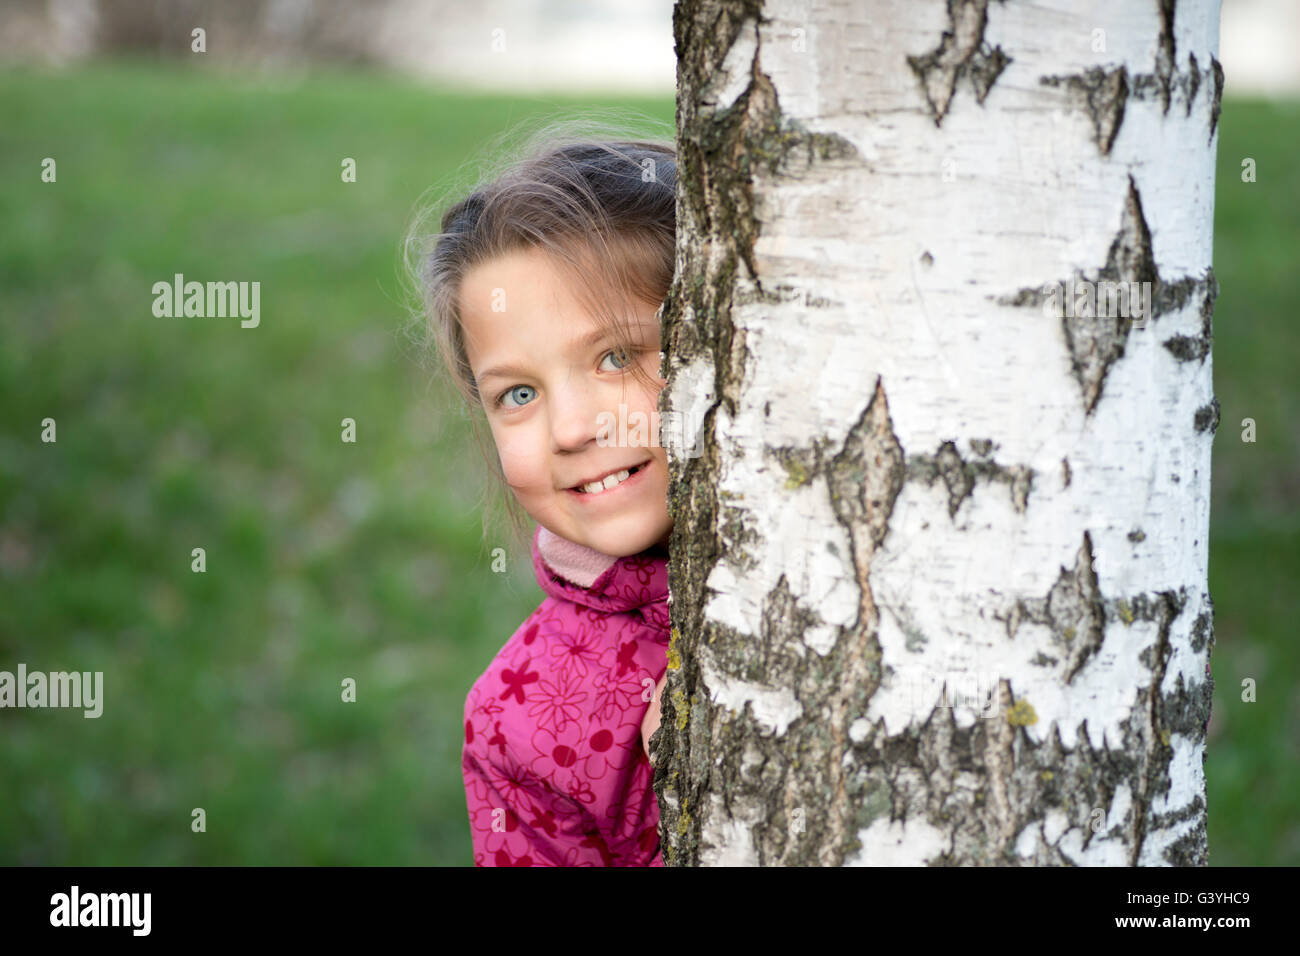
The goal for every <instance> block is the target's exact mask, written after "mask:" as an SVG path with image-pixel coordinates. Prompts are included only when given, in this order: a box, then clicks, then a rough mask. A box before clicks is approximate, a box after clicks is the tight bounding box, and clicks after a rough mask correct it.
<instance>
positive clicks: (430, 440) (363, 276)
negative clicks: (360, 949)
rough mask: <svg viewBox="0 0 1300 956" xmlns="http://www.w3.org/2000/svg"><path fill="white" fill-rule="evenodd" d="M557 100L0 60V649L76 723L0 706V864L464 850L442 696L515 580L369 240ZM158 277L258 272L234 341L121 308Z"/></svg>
mask: <svg viewBox="0 0 1300 956" xmlns="http://www.w3.org/2000/svg"><path fill="white" fill-rule="evenodd" d="M586 103H587V101H583V100H577V99H571V100H563V99H550V100H542V99H524V98H520V97H491V96H466V95H463V94H456V93H450V92H447V93H442V94H438V93H433V92H429V91H427V90H422V89H419V88H418V87H416V86H415V85H413V84H409V83H405V82H400V81H396V80H393V79H391V78H384V77H382V76H373V75H365V74H354V75H348V74H331V73H326V74H323V75H317V76H315V77H314V78H313V79H312V80H311V81H310V82H309V83H306V84H304V85H302V86H301V87H299V88H297V89H295V90H292V91H281V92H274V91H268V90H266V89H259V88H258V87H257V86H255V85H253V84H236V83H234V82H233V81H231V80H229V79H221V78H219V77H216V76H213V75H209V74H202V73H189V72H185V71H182V70H176V69H166V68H163V67H158V66H146V65H143V64H136V65H132V64H125V63H115V64H98V65H94V66H91V67H89V68H86V69H78V70H76V71H73V72H68V73H56V74H51V75H37V74H32V73H26V72H19V73H7V74H4V75H3V77H2V78H0V115H3V116H5V118H6V119H5V122H4V123H3V124H0V220H2V221H3V222H4V223H5V228H4V229H3V231H0V277H2V281H3V290H4V292H3V326H2V329H3V330H2V332H0V336H2V337H0V408H2V409H3V420H2V423H0V508H2V509H3V511H2V514H3V521H2V522H0V569H2V574H0V608H3V611H2V613H0V669H9V670H13V669H15V668H16V666H17V662H19V661H22V662H24V663H26V664H27V665H28V667H29V668H30V669H32V670H44V671H53V670H63V669H71V668H76V669H78V670H91V671H94V670H102V671H103V672H104V680H105V685H106V687H105V692H104V693H105V698H106V703H105V709H104V714H103V716H102V717H100V718H98V719H86V718H84V717H82V715H81V712H80V711H67V710H46V711H31V710H21V711H20V710H5V711H3V712H0V725H2V733H3V736H2V737H0V778H3V780H4V783H5V786H4V795H3V797H2V798H0V808H2V809H0V863H24V864H25V863H40V864H45V863H58V864H88V865H101V864H128V863H129V864H263V863H265V864H281V863H304V864H318V863H357V864H382V863H388V864H399V865H404V864H429V863H437V864H462V865H468V864H470V863H471V862H472V857H471V853H470V841H469V823H468V818H467V816H466V813H465V798H464V790H463V783H462V779H461V772H460V748H461V744H462V742H463V740H464V733H463V725H462V717H463V714H462V710H463V707H464V701H465V694H466V692H467V691H468V690H469V687H470V685H471V684H472V683H473V681H474V679H475V678H476V677H477V676H478V675H479V674H480V673H481V672H482V670H483V669H484V668H485V667H486V666H487V664H488V662H489V661H490V660H491V658H492V656H493V655H494V654H495V653H496V651H497V650H498V649H499V647H500V645H501V644H502V643H503V642H504V641H505V639H506V638H507V637H509V636H510V634H511V633H512V632H513V631H514V629H515V628H516V627H517V626H518V624H519V622H520V621H521V620H523V619H524V617H526V616H527V615H528V613H529V612H531V611H532V610H533V609H534V608H535V607H536V605H537V602H538V601H539V600H540V599H541V596H542V595H541V591H540V590H539V589H538V588H537V585H536V582H535V581H534V580H533V576H532V569H531V563H530V560H529V556H528V554H527V553H526V552H525V553H520V552H519V549H517V548H514V547H512V546H511V545H510V542H509V541H508V540H506V539H505V538H504V536H503V537H502V538H501V540H499V541H493V540H489V542H488V546H489V547H493V546H497V545H500V546H502V547H506V548H507V553H508V554H509V555H510V557H511V560H512V567H511V570H510V572H509V573H508V574H504V575H503V574H494V573H493V572H492V571H491V570H490V559H491V553H490V551H488V550H487V549H485V548H484V546H483V545H482V543H481V542H480V537H481V533H482V527H481V519H480V515H479V513H478V511H477V510H476V509H475V505H476V503H477V502H478V500H479V494H480V485H481V477H480V476H481V475H482V466H481V462H480V459H479V456H478V454H477V452H476V451H475V450H474V449H473V446H472V443H471V439H470V437H469V435H468V433H467V430H466V427H465V425H464V423H463V422H462V421H461V420H460V419H459V418H458V417H456V416H454V415H449V414H448V413H447V410H448V409H449V408H450V407H451V401H450V398H449V396H448V394H447V392H446V391H445V390H444V389H443V388H442V387H440V386H439V385H437V384H434V385H430V384H429V378H430V373H429V372H428V371H427V370H424V369H422V368H421V367H420V364H419V362H418V360H417V355H416V353H415V350H414V349H413V347H412V346H411V345H410V344H409V343H407V342H405V340H404V339H403V338H402V336H401V334H400V329H401V327H402V323H403V319H404V314H403V311H402V304H403V302H404V300H403V298H402V290H401V287H400V285H399V280H398V276H397V248H398V242H399V238H400V236H401V234H402V231H403V228H404V226H405V224H406V222H407V218H408V216H409V214H410V213H411V211H412V207H413V205H414V203H415V201H416V199H417V197H419V195H420V194H421V192H423V191H424V190H425V189H426V188H428V187H430V186H431V185H433V184H435V183H441V182H443V181H445V180H446V179H447V178H448V177H449V176H451V175H452V174H454V173H455V172H456V171H457V169H458V167H459V166H460V165H461V164H462V163H463V162H464V161H465V160H466V159H467V158H469V157H471V155H473V154H475V153H476V151H477V149H478V148H479V147H480V146H481V144H482V143H483V142H484V141H486V140H487V139H489V138H490V137H491V136H492V135H494V134H495V133H497V132H498V131H499V130H501V129H502V128H504V127H507V126H512V125H514V124H515V123H518V122H519V121H521V120H524V119H526V118H528V117H530V116H535V115H538V114H549V113H553V112H554V111H555V109H556V108H557V107H558V108H562V109H572V108H576V107H581V106H584V105H585V104H586ZM606 105H613V106H629V107H631V108H633V109H638V110H641V111H643V112H646V113H648V114H651V115H654V116H656V117H657V118H659V119H661V120H663V121H666V122H669V123H671V121H672V113H673V104H672V101H671V99H667V100H663V99H660V100H654V101H635V100H621V101H618V103H613V104H606ZM46 156H50V157H53V158H54V159H55V160H56V162H57V164H58V165H57V175H58V178H57V182H56V183H55V184H47V183H42V182H41V181H40V178H39V168H40V162H41V160H42V159H43V158H44V157H46ZM345 156H348V157H353V158H355V159H356V160H357V164H358V181H357V182H356V183H355V184H345V183H343V182H342V181H341V177H340V162H341V160H342V158H343V157H345ZM176 272H181V273H184V274H185V276H186V278H187V279H197V280H199V281H207V280H210V279H211V280H250V281H251V280H258V281H260V282H261V293H262V299H261V314H262V319H261V325H260V327H258V328H256V329H241V328H240V327H239V321H238V319H198V318H188V319H185V318H180V319H160V318H155V317H154V316H153V314H152V303H153V296H152V293H151V292H150V289H151V286H152V284H153V283H154V282H156V281H159V280H167V281H170V277H171V276H172V275H173V273H176ZM47 417H49V418H53V419H54V420H55V421H56V423H57V437H58V441H57V442H56V443H54V444H44V443H42V442H41V441H40V440H39V433H40V423H41V421H42V420H43V419H45V418H47ZM346 417H350V418H354V419H355V420H356V422H357V433H358V441H357V443H356V444H345V443H343V442H342V441H341V440H340V433H341V428H340V422H341V420H342V419H343V418H346ZM196 547H202V548H204V549H205V550H206V560H207V571H206V573H203V574H196V573H193V572H191V570H190V563H191V557H190V553H191V550H192V549H193V548H196ZM345 677H352V678H355V680H356V682H357V688H358V691H357V702H356V703H355V704H347V705H343V704H341V702H340V693H341V681H342V680H343V679H344V678H345ZM195 807H202V808H203V809H204V811H206V815H207V832H206V833H203V834H201V835H200V834H194V833H192V832H191V829H190V822H191V811H192V809H193V808H195Z"/></svg>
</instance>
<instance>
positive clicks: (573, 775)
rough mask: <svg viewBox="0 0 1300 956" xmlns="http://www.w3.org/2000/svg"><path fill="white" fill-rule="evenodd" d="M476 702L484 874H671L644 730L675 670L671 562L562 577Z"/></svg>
mask: <svg viewBox="0 0 1300 956" xmlns="http://www.w3.org/2000/svg"><path fill="white" fill-rule="evenodd" d="M532 555H533V570H534V572H535V573H536V575H537V583H538V584H539V585H540V586H541V588H542V590H543V591H544V592H545V593H546V598H545V599H544V600H543V601H542V603H541V604H540V605H539V606H538V608H537V610H535V611H534V612H533V613H532V614H531V615H529V617H528V619H527V620H525V621H524V622H523V623H522V624H521V625H520V626H519V628H518V630H516V631H515V633H514V634H513V635H512V636H511V638H510V639H509V640H508V641H506V643H505V645H504V646H503V647H502V648H501V651H500V652H499V653H498V654H497V656H496V658H495V659H493V661H492V663H491V664H490V665H489V666H488V668H487V670H486V671H484V672H483V674H482V675H481V676H480V677H479V678H478V680H477V681H475V682H474V686H473V687H472V688H471V689H470V692H469V694H468V696H467V698H466V701H465V745H464V749H463V751H462V759H461V767H462V771H463V773H464V777H465V798H466V804H467V807H468V810H469V822H470V834H471V838H472V840H473V845H474V864H475V865H476V866H663V865H664V864H663V857H662V856H661V854H660V852H659V805H658V803H657V802H656V800H655V794H654V790H653V789H652V787H651V781H652V780H653V777H654V772H653V769H652V768H651V766H650V761H649V758H648V757H647V756H646V754H645V750H644V748H643V747H642V745H641V722H642V720H643V719H644V717H645V712H646V709H647V708H648V707H649V705H650V702H649V697H650V693H651V692H652V691H653V688H654V685H655V684H656V683H657V682H658V680H659V678H660V677H662V676H663V674H664V671H665V670H666V669H667V666H668V660H667V652H668V638H669V623H668V567H667V563H668V562H667V554H666V552H662V551H657V550H647V551H643V552H641V553H640V554H637V555H632V556H628V557H621V558H618V559H617V560H616V561H615V562H614V563H613V564H612V565H610V566H609V567H608V568H607V569H606V570H605V571H604V572H603V573H601V574H600V576H599V577H597V578H596V579H595V580H594V581H593V582H592V583H591V585H590V587H582V586H580V585H578V584H575V583H574V582H572V581H569V580H567V579H566V578H564V577H561V576H560V575H559V573H558V572H556V571H555V570H553V569H552V568H551V567H550V565H548V564H547V563H546V561H545V560H544V558H543V556H542V552H541V550H539V548H538V533H537V532H536V531H535V532H534V534H533V545H532Z"/></svg>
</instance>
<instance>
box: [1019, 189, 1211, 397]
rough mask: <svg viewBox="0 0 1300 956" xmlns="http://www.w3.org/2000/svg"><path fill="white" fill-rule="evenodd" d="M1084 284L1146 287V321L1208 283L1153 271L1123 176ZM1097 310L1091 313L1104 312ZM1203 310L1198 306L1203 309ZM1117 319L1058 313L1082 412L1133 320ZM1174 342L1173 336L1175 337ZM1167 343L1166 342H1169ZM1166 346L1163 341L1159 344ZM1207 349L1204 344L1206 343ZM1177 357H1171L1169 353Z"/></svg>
mask: <svg viewBox="0 0 1300 956" xmlns="http://www.w3.org/2000/svg"><path fill="white" fill-rule="evenodd" d="M1080 278H1083V279H1084V281H1088V282H1092V283H1094V284H1095V283H1099V282H1111V283H1114V282H1122V283H1125V284H1126V285H1125V286H1122V288H1134V287H1135V286H1134V284H1135V283H1137V284H1140V283H1143V282H1150V283H1151V315H1149V316H1146V319H1147V320H1148V321H1151V320H1154V319H1156V318H1158V317H1159V316H1161V315H1165V314H1167V313H1169V312H1175V311H1178V310H1179V309H1182V308H1183V307H1184V306H1185V305H1186V304H1187V301H1188V299H1190V298H1191V297H1192V295H1193V294H1195V293H1196V292H1197V291H1198V290H1201V291H1203V290H1206V289H1207V288H1210V287H1212V286H1213V285H1214V276H1213V272H1212V271H1209V270H1207V272H1206V275H1205V277H1203V278H1200V279H1197V278H1193V277H1191V276H1184V277H1182V278H1180V279H1177V280H1175V281H1172V282H1165V281H1164V280H1162V279H1161V278H1160V275H1159V273H1158V272H1157V271H1156V264H1155V254H1154V250H1153V248H1152V245H1151V230H1150V229H1149V228H1148V227H1147V222H1146V217H1145V216H1144V215H1143V213H1142V198H1141V197H1140V196H1139V195H1138V190H1137V184H1136V183H1135V182H1134V181H1133V177H1132V176H1129V178H1128V195H1127V196H1126V197H1125V200H1124V208H1123V211H1122V213H1121V217H1120V227H1119V232H1117V233H1116V235H1115V238H1114V239H1113V240H1112V241H1111V244H1110V249H1109V251H1108V252H1107V254H1106V264H1105V265H1104V266H1102V267H1101V268H1100V269H1099V270H1098V271H1097V274H1096V275H1095V276H1092V277H1080ZM1073 281H1075V280H1070V279H1065V280H1061V281H1060V282H1056V283H1053V284H1054V285H1055V286H1057V288H1058V289H1064V290H1065V294H1066V295H1067V296H1068V295H1069V294H1070V290H1071V289H1072V282H1073ZM1051 299H1052V294H1051V293H1047V292H1044V291H1042V288H1041V287H1040V288H1037V289H1035V288H1023V289H1021V290H1020V291H1019V292H1017V293H1016V294H1015V295H1013V296H1003V297H1000V298H998V299H997V301H998V302H999V303H1000V304H1002V305H1012V306H1032V307H1038V308H1041V307H1042V306H1043V305H1044V304H1045V303H1047V302H1049V301H1050V300H1051ZM1120 302H1121V303H1122V304H1123V303H1126V302H1127V295H1122V296H1121V297H1120ZM1097 305H1098V307H1096V308H1094V309H1093V310H1092V311H1093V312H1096V313H1099V312H1104V311H1107V310H1105V309H1102V308H1100V307H1099V306H1100V303H1097ZM1203 307H1204V306H1203ZM1062 311H1063V312H1064V311H1069V310H1062ZM1116 311H1120V312H1121V314H1119V315H1078V314H1076V315H1074V316H1069V315H1062V317H1061V328H1062V330H1063V331H1064V334H1065V341H1066V346H1067V348H1068V349H1069V352H1070V365H1071V369H1072V370H1073V372H1074V377H1075V380H1076V381H1077V382H1078V383H1079V388H1080V390H1081V391H1082V394H1083V402H1084V412H1085V414H1091V413H1092V411H1093V409H1094V408H1096V407H1097V402H1098V401H1099V400H1100V398H1101V394H1102V388H1103V386H1104V384H1105V380H1106V375H1107V373H1108V372H1109V371H1110V368H1111V366H1112V365H1114V364H1115V362H1117V361H1118V360H1119V359H1120V358H1121V357H1122V356H1123V355H1124V347H1125V343H1126V342H1127V341H1128V336H1129V332H1130V330H1131V329H1132V327H1133V318H1134V317H1133V316H1130V315H1124V314H1122V312H1123V311H1125V310H1123V309H1120V310H1116ZM1175 338H1177V337H1175ZM1171 341H1172V340H1171ZM1164 344H1165V346H1166V347H1169V343H1168V342H1166V343H1164ZM1205 347H1206V349H1207V350H1208V348H1209V345H1208V342H1207V344H1206V346H1205ZM1175 354H1177V353H1175Z"/></svg>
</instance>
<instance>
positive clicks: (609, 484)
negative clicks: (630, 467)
mask: <svg viewBox="0 0 1300 956" xmlns="http://www.w3.org/2000/svg"><path fill="white" fill-rule="evenodd" d="M630 474H631V472H630V471H627V470H626V469H624V470H623V471H616V472H615V473H614V474H612V475H609V476H607V477H606V478H605V480H604V481H593V482H592V483H591V484H589V485H583V487H582V490H583V491H585V492H586V493H587V494H589V495H594V494H595V493H596V492H598V491H604V490H605V489H606V488H613V487H614V486H615V485H616V484H618V483H619V482H620V481H622V480H623V479H624V478H626V477H627V476H628V475H630Z"/></svg>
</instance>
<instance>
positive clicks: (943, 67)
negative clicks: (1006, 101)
mask: <svg viewBox="0 0 1300 956" xmlns="http://www.w3.org/2000/svg"><path fill="white" fill-rule="evenodd" d="M988 6H989V0H948V29H947V30H945V31H944V32H943V36H942V37H941V38H940V40H939V45H938V46H937V47H935V48H934V49H933V50H931V51H930V52H929V53H926V54H923V55H921V56H909V57H908V58H907V65H908V66H909V67H911V68H912V72H913V73H914V74H916V78H917V80H918V81H919V82H920V84H921V92H922V93H923V94H924V95H925V101H926V103H927V104H928V105H929V107H930V115H931V116H933V117H934V125H935V126H940V125H942V123H943V118H944V116H946V115H947V114H948V106H949V104H951V103H952V98H953V96H954V95H955V93H956V92H957V84H958V83H959V82H961V80H962V79H963V78H966V77H969V79H970V83H971V86H972V88H973V89H974V90H975V101H976V102H977V103H980V104H981V105H983V103H984V98H985V97H986V96H988V95H989V90H990V89H992V88H993V84H994V82H996V81H997V78H998V75H999V74H1000V73H1001V72H1002V71H1003V70H1004V69H1006V65H1007V64H1008V63H1010V62H1011V58H1010V57H1008V56H1007V55H1006V54H1005V53H1003V52H1002V48H1001V47H1000V46H995V47H992V48H990V47H989V45H988V44H987V43H985V42H984V29H985V27H986V26H988Z"/></svg>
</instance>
